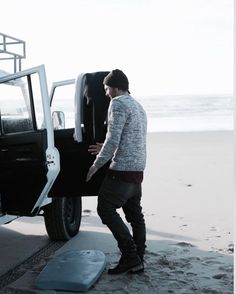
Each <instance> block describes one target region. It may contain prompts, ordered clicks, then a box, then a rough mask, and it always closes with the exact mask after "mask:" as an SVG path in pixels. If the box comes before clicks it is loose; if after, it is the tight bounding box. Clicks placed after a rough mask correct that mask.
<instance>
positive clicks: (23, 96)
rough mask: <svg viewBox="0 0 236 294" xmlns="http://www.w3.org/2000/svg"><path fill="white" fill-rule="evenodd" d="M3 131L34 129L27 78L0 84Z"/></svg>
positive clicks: (14, 131)
mask: <svg viewBox="0 0 236 294" xmlns="http://www.w3.org/2000/svg"><path fill="white" fill-rule="evenodd" d="M0 105H1V133H2V134H9V133H17V132H23V131H31V130H33V121H32V116H31V111H30V106H29V105H30V103H29V91H28V84H27V81H26V78H25V77H24V78H22V79H18V80H14V81H11V83H4V84H0Z"/></svg>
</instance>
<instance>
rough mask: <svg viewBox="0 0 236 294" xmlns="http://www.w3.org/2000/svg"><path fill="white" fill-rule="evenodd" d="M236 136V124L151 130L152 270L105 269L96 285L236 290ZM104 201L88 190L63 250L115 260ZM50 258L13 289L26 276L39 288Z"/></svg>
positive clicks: (101, 289) (147, 208)
mask: <svg viewBox="0 0 236 294" xmlns="http://www.w3.org/2000/svg"><path fill="white" fill-rule="evenodd" d="M233 140H234V138H233V132H232V131H214V132H166V133H164V132H159V133H148V140H147V142H148V144H147V150H148V152H147V154H148V156H147V167H146V170H145V177H144V182H143V199H142V206H143V211H144V216H145V220H146V225H147V253H146V256H145V271H144V273H140V274H135V275H131V274H122V275H118V276H109V275H108V274H107V272H106V271H105V272H104V273H103V274H102V276H101V277H100V278H99V280H98V281H97V282H96V283H95V285H94V286H93V287H92V288H91V289H90V290H89V291H88V293H121V294H122V293H142V294H146V293H151V294H152V293H157V294H158V293H160V294H165V293H176V294H179V293H185V294H191V293H199V294H201V293H224V294H227V293H228V294H231V293H233V250H234V249H233V221H234V219H233V192H234V191H233V163H234V160H233V155H234V154H233ZM96 202H97V199H96V197H90V198H89V197H85V198H83V217H82V223H81V229H80V233H79V234H78V235H77V236H76V237H74V238H73V239H72V240H70V241H68V242H67V243H66V244H65V245H64V246H63V247H62V248H61V249H59V250H58V251H57V252H56V253H55V254H56V255H57V254H60V253H62V252H63V251H66V250H69V249H79V250H84V249H97V250H101V251H103V252H104V253H105V255H106V259H107V268H108V267H109V266H110V265H111V264H113V263H115V262H117V260H118V259H119V251H118V249H117V247H116V243H115V241H114V238H113V237H112V235H111V233H110V232H109V230H108V229H107V228H106V227H105V226H104V225H103V224H102V223H101V221H100V219H99V217H98V216H97V213H96ZM120 213H121V215H122V212H121V211H120ZM45 264H46V261H45V263H42V262H41V263H40V265H35V268H34V270H33V271H31V272H28V273H26V274H25V275H24V276H23V277H21V278H20V279H19V280H17V281H16V282H14V283H13V284H12V285H9V286H8V287H7V289H8V292H6V293H16V292H14V291H15V290H16V289H18V290H19V289H26V288H24V286H22V285H24V284H26V283H28V288H31V289H32V291H33V289H34V279H35V278H36V277H37V275H38V274H39V272H40V271H41V270H42V268H43V266H45ZM29 281H30V282H29ZM14 289H15V290H14ZM41 292H42V293H44V291H39V290H35V292H32V293H41ZM55 292H56V291H53V290H51V291H50V292H48V293H55ZM17 293H18V292H17ZM19 293H24V292H19ZM25 293H28V292H25ZM29 293H31V292H29ZM58 293H67V292H59V291H58Z"/></svg>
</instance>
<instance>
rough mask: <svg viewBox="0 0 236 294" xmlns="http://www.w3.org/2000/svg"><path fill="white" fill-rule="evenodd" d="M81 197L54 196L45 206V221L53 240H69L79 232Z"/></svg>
mask: <svg viewBox="0 0 236 294" xmlns="http://www.w3.org/2000/svg"><path fill="white" fill-rule="evenodd" d="M81 210H82V202H81V197H73V198H72V197H70V198H66V197H62V198H53V201H52V203H50V204H49V205H47V206H45V208H44V223H45V227H46V230H47V233H48V236H49V238H50V239H51V240H55V241H59V240H69V239H70V238H72V237H74V236H75V235H76V234H77V233H78V232H79V227H80V223H81Z"/></svg>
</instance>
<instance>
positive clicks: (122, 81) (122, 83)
mask: <svg viewBox="0 0 236 294" xmlns="http://www.w3.org/2000/svg"><path fill="white" fill-rule="evenodd" d="M103 84H104V85H107V86H109V87H111V88H118V89H120V90H123V91H128V93H130V92H129V81H128V78H127V76H126V75H125V74H124V73H123V71H121V70H119V69H114V70H112V71H111V72H110V73H109V74H108V75H107V76H106V77H105V78H104V80H103Z"/></svg>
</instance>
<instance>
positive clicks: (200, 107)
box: [135, 95, 234, 132]
mask: <svg viewBox="0 0 236 294" xmlns="http://www.w3.org/2000/svg"><path fill="white" fill-rule="evenodd" d="M135 98H136V99H137V100H138V101H139V102H140V103H141V104H142V105H143V107H144V109H145V110H146V113H147V117H148V132H189V131H190V132H192V131H217V130H233V128H234V122H233V121H234V119H233V113H234V111H233V96H230V95H228V96H227V95H224V96H223V95H222V96H213V95H212V96H210V95H201V96H188V95H184V96H156V97H154V96H152V97H135Z"/></svg>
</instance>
